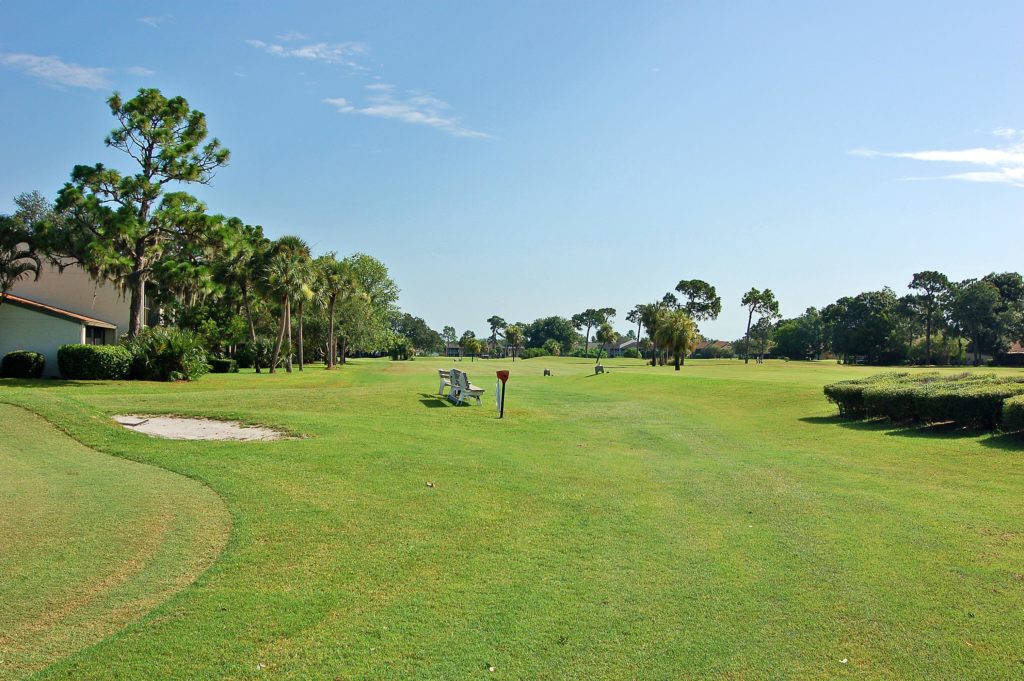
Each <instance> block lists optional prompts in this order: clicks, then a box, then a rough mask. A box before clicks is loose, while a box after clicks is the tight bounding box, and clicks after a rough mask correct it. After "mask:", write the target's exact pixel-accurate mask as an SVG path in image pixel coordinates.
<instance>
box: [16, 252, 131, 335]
mask: <svg viewBox="0 0 1024 681" xmlns="http://www.w3.org/2000/svg"><path fill="white" fill-rule="evenodd" d="M11 293H13V294H14V295H16V296H23V297H25V298H28V299H29V300H34V301H36V302H37V303H44V304H46V305H52V306H53V307H59V308H61V309H62V310H67V311H68V312H74V313H76V314H80V315H85V316H86V317H92V318H94V319H101V320H103V321H105V322H109V323H111V324H114V325H115V326H117V337H118V338H120V337H121V335H122V334H124V333H126V332H127V331H128V320H129V318H130V316H131V315H130V312H129V307H130V306H129V298H128V294H127V293H125V294H122V293H121V291H119V290H118V289H117V287H115V286H114V285H113V284H110V283H109V282H103V283H96V282H94V281H93V280H92V279H90V278H89V275H88V273H87V272H86V271H85V270H83V269H82V268H81V267H79V266H77V265H73V266H71V267H67V268H65V269H64V272H63V273H62V272H60V271H59V270H58V269H57V268H56V267H53V266H52V265H47V266H46V267H45V268H44V269H43V273H42V275H41V276H40V277H39V281H31V280H29V279H22V280H21V281H19V282H18V283H16V284H15V285H14V288H12V289H11ZM3 307H6V306H3Z"/></svg>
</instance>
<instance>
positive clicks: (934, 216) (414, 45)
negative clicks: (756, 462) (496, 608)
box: [0, 0, 1024, 338]
mask: <svg viewBox="0 0 1024 681" xmlns="http://www.w3.org/2000/svg"><path fill="white" fill-rule="evenodd" d="M1022 25H1024V3H1020V2H988V3H984V4H980V3H963V2H937V1H930V2H900V3H892V2H870V1H867V2H858V3H844V4H843V6H840V3H821V2H810V1H808V2H777V3H764V2H730V3H720V2H645V3H623V2H586V3H583V2H500V3H499V2H479V1H467V2H411V1H410V2H391V3H379V2H373V3H371V2H365V3H338V2H320V3H298V2H297V3H287V4H286V3H263V4H261V3H251V2H247V3H242V2H226V1H221V2H209V1H207V2H203V3H194V2H177V3H146V2H131V3H127V2H112V1H111V2H94V3H37V2H28V1H25V2H17V1H11V0H0V89H2V92H3V93H4V106H3V109H2V113H0V122H2V123H3V124H2V125H0V149H2V150H3V157H4V163H3V164H2V170H0V211H7V210H10V209H11V206H12V204H11V203H10V198H11V197H13V196H14V195H16V194H18V193H20V192H23V191H29V190H32V189H38V190H40V191H43V192H44V193H46V194H47V195H50V196H53V195H55V193H56V191H57V189H59V188H60V186H61V185H62V184H63V182H64V181H65V180H66V179H67V176H68V173H69V172H70V170H71V168H72V166H74V165H75V164H76V163H95V162H99V161H103V162H105V163H108V164H110V165H114V166H116V167H119V168H122V169H127V168H129V166H128V165H127V164H126V163H125V162H124V161H125V160H126V159H123V158H119V157H118V156H117V155H116V154H114V153H113V152H111V151H109V150H106V149H105V148H104V147H103V145H102V139H103V136H104V135H105V134H106V133H107V132H108V131H109V130H110V129H111V128H112V127H113V119H112V118H111V117H110V114H109V111H108V110H107V109H106V105H105V102H104V100H105V99H106V97H107V96H108V95H109V94H110V93H111V92H112V91H113V90H114V89H118V90H120V91H121V92H122V93H124V94H126V95H130V94H132V93H134V91H135V90H137V89H138V88H139V87H157V88H160V89H161V90H162V91H163V92H164V93H165V94H168V95H183V96H185V97H186V98H187V99H188V100H189V102H190V104H191V105H192V106H194V107H196V108H198V109H200V110H202V111H204V112H205V113H206V114H207V119H208V124H209V128H210V131H211V134H213V135H216V136H217V137H219V138H220V139H221V140H222V142H223V143H224V144H225V145H226V146H227V147H228V148H229V149H230V150H231V152H232V160H231V164H230V166H228V167H227V168H224V169H222V170H221V171H220V173H219V174H218V175H217V177H216V179H215V181H214V184H213V185H212V186H210V187H200V188H196V189H195V190H194V192H195V193H196V194H197V195H199V196H200V197H201V198H203V199H204V200H205V201H206V202H207V204H208V206H209V208H210V210H211V211H213V212H218V213H224V214H226V215H237V216H239V217H241V218H242V219H244V220H245V221H246V222H249V223H253V224H261V225H263V226H264V229H265V230H266V232H267V234H268V235H269V236H271V237H275V236H280V235H282V234H286V233H297V234H300V235H302V236H303V237H305V238H306V239H307V240H308V241H309V242H310V243H311V244H313V246H314V248H315V249H316V250H317V251H318V252H323V251H328V250H335V251H338V252H339V253H341V254H347V253H350V252H353V251H364V252H367V253H370V254H372V255H375V256H377V257H379V258H381V259H382V260H383V261H384V262H385V263H386V264H387V265H388V267H389V268H390V269H391V272H392V275H393V276H394V278H395V279H396V281H397V282H398V284H399V286H400V287H401V289H402V297H401V305H402V307H403V309H405V310H407V311H409V312H411V313H413V314H415V315H418V316H422V317H424V318H426V320H427V321H428V322H429V323H430V324H431V325H432V326H434V327H435V328H438V329H440V328H441V327H442V326H443V325H445V324H451V325H453V326H456V327H457V328H458V329H459V331H460V332H461V331H462V330H464V329H466V328H472V329H474V330H476V331H477V332H478V333H480V334H482V333H483V332H484V331H485V329H486V323H485V321H484V320H485V319H486V318H487V317H489V316H490V315H492V314H499V315H501V316H502V317H504V318H505V319H507V320H509V321H512V320H522V321H530V320H532V319H534V318H536V317H539V316H546V315H550V314H561V315H566V316H568V315H571V314H572V313H574V312H578V311H580V310H582V309H585V308H588V307H605V306H611V307H615V308H617V309H618V310H619V316H618V318H617V319H616V320H615V326H616V327H617V328H618V329H619V330H620V331H625V330H626V329H627V328H629V325H628V324H627V323H626V322H625V320H624V317H625V313H626V311H627V310H628V309H629V308H631V307H632V306H633V305H634V304H636V303H639V302H648V301H652V300H655V299H658V298H660V297H661V295H662V294H663V293H664V292H666V291H668V290H671V289H672V288H673V287H674V286H675V284H676V283H677V282H678V281H679V280H680V279H684V278H686V279H689V278H702V279H706V280H707V281H709V282H711V283H713V284H714V285H716V286H717V287H718V290H719V293H720V294H721V295H722V297H723V313H722V315H721V317H720V318H719V320H718V321H716V322H708V323H705V324H703V328H702V330H703V331H704V332H705V333H706V334H707V335H709V336H712V337H721V338H735V337H738V336H740V335H741V334H742V332H743V328H744V324H745V321H746V317H745V314H744V312H743V310H742V309H741V308H740V306H739V299H740V297H741V296H742V294H743V292H744V291H746V290H747V289H749V288H750V287H751V286H756V287H758V288H764V287H770V288H772V289H773V290H774V291H775V292H776V294H777V295H778V297H779V299H780V301H781V304H782V311H783V313H784V314H786V315H787V316H792V315H796V314H799V313H800V312H802V311H803V309H804V308H806V307H807V306H810V305H816V306H823V305H825V304H827V303H829V302H831V301H833V300H835V299H836V298H837V297H839V296H841V295H846V294H853V293H857V292H859V291H862V290H867V289H874V288H879V287H881V286H882V285H884V284H888V285H891V286H893V287H894V288H896V289H897V291H899V292H901V293H902V292H903V290H904V287H905V285H906V283H907V282H909V280H910V277H911V275H912V274H913V273H914V272H915V271H919V270H922V269H939V270H942V271H945V272H946V273H947V274H949V275H950V276H951V277H954V278H964V277H968V276H977V275H982V274H985V273H987V272H989V271H993V270H995V271H1004V270H1017V271H1020V270H1021V269H1024V258H1022V256H1024V239H1022V238H1021V233H1022V231H1021V217H1022V215H1024V210H1022V209H1024V134H1022V133H1021V132H1020V130H1021V129H1024V78H1022V77H1021V73H1022V72H1024V69H1022V67H1024V41H1022V40H1020V30H1021V26H1022Z"/></svg>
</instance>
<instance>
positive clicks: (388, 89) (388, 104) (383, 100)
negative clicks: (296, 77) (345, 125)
mask: <svg viewBox="0 0 1024 681" xmlns="http://www.w3.org/2000/svg"><path fill="white" fill-rule="evenodd" d="M366 89H367V90H368V91H369V92H370V94H369V95H367V97H366V100H367V101H366V104H365V105H362V106H360V105H357V104H355V103H353V102H350V101H349V100H347V99H345V98H344V97H333V98H328V99H325V100H324V102H326V103H327V104H330V105H331V106H333V107H334V108H336V109H337V110H338V112H339V113H345V114H360V115H363V116H373V117H376V118H387V119H391V120H396V121H401V122H402V123H410V124H412V125H425V126H427V127H430V128H436V129H437V130H441V131H444V132H446V133H448V134H450V135H454V136H456V137H477V138H485V139H486V138H489V137H491V135H488V134H487V133H485V132H480V131H479V130H473V129H471V128H467V127H465V126H464V125H462V121H461V119H459V118H458V117H456V116H454V115H452V114H451V108H452V107H451V105H450V104H449V103H448V102H445V101H443V100H440V99H438V98H437V97H432V96H430V95H427V94H424V93H421V92H418V91H415V90H408V91H406V92H405V93H404V94H402V95H401V96H399V95H396V94H395V86H394V85H389V84H387V83H373V84H371V85H367V86H366Z"/></svg>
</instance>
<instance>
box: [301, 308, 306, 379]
mask: <svg viewBox="0 0 1024 681" xmlns="http://www.w3.org/2000/svg"><path fill="white" fill-rule="evenodd" d="M305 304H306V301H304V300H300V301H299V371H302V365H303V364H305V363H306V360H305V354H304V353H305V351H304V348H303V347H302V308H303V307H304V306H305Z"/></svg>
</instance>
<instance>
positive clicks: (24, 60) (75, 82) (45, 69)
mask: <svg viewBox="0 0 1024 681" xmlns="http://www.w3.org/2000/svg"><path fill="white" fill-rule="evenodd" d="M0 65H2V66H6V67H8V68H12V69H16V70H18V71H21V72H23V73H26V74H28V75H30V76H33V77H35V78H39V79H40V80H43V81H46V82H47V83H51V84H55V85H69V86H71V87H84V88H89V89H92V90H99V89H102V88H107V87H110V83H109V81H108V80H107V78H106V74H107V72H108V71H109V69H105V68H100V67H96V66H82V65H80V64H74V63H69V62H65V61H63V60H61V59H60V58H59V57H54V56H52V55H51V56H40V55H36V54H25V53H20V52H7V53H0Z"/></svg>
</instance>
